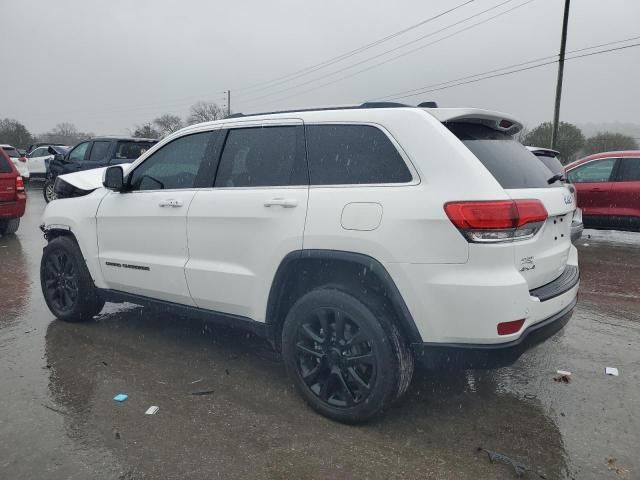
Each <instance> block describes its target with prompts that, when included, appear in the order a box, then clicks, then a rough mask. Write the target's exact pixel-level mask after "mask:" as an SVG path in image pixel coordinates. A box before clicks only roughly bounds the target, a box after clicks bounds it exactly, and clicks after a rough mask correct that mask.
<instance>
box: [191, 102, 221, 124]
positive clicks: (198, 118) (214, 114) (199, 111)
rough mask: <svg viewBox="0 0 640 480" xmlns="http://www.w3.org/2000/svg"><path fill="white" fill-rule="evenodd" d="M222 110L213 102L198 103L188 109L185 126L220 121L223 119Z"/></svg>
mask: <svg viewBox="0 0 640 480" xmlns="http://www.w3.org/2000/svg"><path fill="white" fill-rule="evenodd" d="M224 116H225V115H224V112H223V111H222V108H220V107H219V106H218V105H216V104H215V103H213V102H198V103H194V104H193V105H191V108H190V109H189V117H187V125H193V124H194V123H202V122H211V121H212V120H220V119H221V118H224Z"/></svg>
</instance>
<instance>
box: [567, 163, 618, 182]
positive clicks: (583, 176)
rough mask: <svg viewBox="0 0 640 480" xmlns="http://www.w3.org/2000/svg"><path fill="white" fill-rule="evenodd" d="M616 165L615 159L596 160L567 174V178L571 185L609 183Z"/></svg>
mask: <svg viewBox="0 0 640 480" xmlns="http://www.w3.org/2000/svg"><path fill="white" fill-rule="evenodd" d="M615 164H616V159H615V158H607V159H604V160H595V161H593V162H589V163H587V164H585V165H581V166H579V167H576V168H574V169H573V170H571V171H570V172H569V173H568V174H567V178H568V180H569V181H570V182H571V183H594V182H608V181H609V179H610V178H611V172H612V171H613V166H614V165H615Z"/></svg>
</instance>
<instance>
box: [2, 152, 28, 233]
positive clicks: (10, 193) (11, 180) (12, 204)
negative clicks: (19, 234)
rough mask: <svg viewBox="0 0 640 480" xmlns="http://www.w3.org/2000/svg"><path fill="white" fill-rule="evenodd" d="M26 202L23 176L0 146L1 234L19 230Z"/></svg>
mask: <svg viewBox="0 0 640 480" xmlns="http://www.w3.org/2000/svg"><path fill="white" fill-rule="evenodd" d="M26 203H27V196H26V194H25V191H24V182H23V181H22V177H21V176H20V174H19V173H18V170H16V167H15V165H14V164H13V162H12V161H11V159H10V158H9V156H8V155H7V154H6V153H5V152H4V150H2V149H1V148H0V235H7V234H10V233H15V232H16V230H18V226H19V225H20V217H21V216H22V215H24V208H25V205H26Z"/></svg>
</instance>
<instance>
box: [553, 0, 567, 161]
mask: <svg viewBox="0 0 640 480" xmlns="http://www.w3.org/2000/svg"><path fill="white" fill-rule="evenodd" d="M570 2H571V0H564V18H563V19H562V37H561V39H560V59H559V62H558V82H557V83H556V105H555V108H554V110H553V127H552V130H551V148H552V149H554V150H555V148H556V145H557V143H558V128H559V126H560V125H559V122H560V97H561V96H562V77H563V75H564V52H565V50H566V46H567V24H568V23H569V3H570Z"/></svg>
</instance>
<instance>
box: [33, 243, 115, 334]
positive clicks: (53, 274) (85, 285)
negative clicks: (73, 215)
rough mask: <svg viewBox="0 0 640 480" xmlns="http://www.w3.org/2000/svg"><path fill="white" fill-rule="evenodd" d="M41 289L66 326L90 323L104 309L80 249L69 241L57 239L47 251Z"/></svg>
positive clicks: (44, 257) (41, 268) (55, 313)
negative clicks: (75, 323) (66, 323)
mask: <svg viewBox="0 0 640 480" xmlns="http://www.w3.org/2000/svg"><path fill="white" fill-rule="evenodd" d="M40 285H41V287H42V294H43V295H44V299H45V301H46V302H47V306H48V307H49V310H51V313H53V314H54V315H55V316H56V317H57V318H59V319H60V320H64V321H66V322H84V321H87V320H90V319H91V318H93V317H94V316H95V315H97V314H98V313H100V310H102V307H103V306H104V300H103V299H102V298H100V296H99V295H98V291H97V289H96V287H95V285H94V284H93V280H92V279H91V275H90V273H89V270H88V269H87V265H86V264H85V261H84V258H83V256H82V252H81V251H80V247H78V244H77V243H76V242H75V241H74V240H73V239H71V238H69V237H57V238H54V239H53V240H51V241H50V242H49V244H48V245H47V246H46V247H44V250H43V251H42V260H41V262H40Z"/></svg>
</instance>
